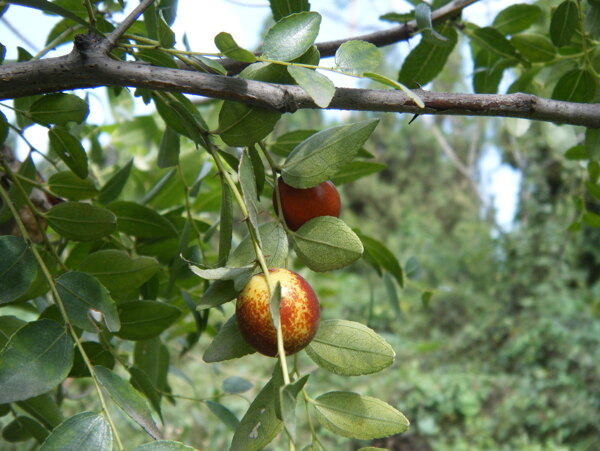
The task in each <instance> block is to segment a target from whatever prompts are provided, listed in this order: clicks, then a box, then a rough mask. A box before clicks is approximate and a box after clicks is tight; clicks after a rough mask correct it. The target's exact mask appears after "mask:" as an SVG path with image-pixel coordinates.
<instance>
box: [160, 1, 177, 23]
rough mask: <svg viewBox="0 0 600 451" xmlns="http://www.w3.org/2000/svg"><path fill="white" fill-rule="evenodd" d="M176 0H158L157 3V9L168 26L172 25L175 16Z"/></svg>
mask: <svg viewBox="0 0 600 451" xmlns="http://www.w3.org/2000/svg"><path fill="white" fill-rule="evenodd" d="M177 1H178V0H160V1H159V2H158V4H157V7H156V9H157V11H158V12H159V13H161V14H162V16H163V17H164V19H165V21H166V22H167V24H169V26H172V25H173V23H174V22H175V19H176V18H177V6H178V5H177Z"/></svg>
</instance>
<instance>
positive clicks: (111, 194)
mask: <svg viewBox="0 0 600 451" xmlns="http://www.w3.org/2000/svg"><path fill="white" fill-rule="evenodd" d="M132 166H133V158H132V159H131V160H129V162H128V163H127V164H126V165H125V166H123V167H122V168H121V169H119V170H118V171H116V172H115V173H114V175H113V176H112V177H111V178H110V179H109V180H108V182H106V183H105V184H104V186H103V187H102V188H101V189H100V196H99V197H98V201H99V202H100V203H102V204H105V205H106V204H108V203H109V202H112V201H113V200H115V199H116V198H117V197H119V194H121V191H123V188H124V187H125V184H126V183H127V179H129V174H130V173H131V167H132Z"/></svg>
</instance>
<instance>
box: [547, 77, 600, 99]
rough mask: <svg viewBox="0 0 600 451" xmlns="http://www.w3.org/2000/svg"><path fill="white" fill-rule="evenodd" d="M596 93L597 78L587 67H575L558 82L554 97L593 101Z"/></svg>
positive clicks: (553, 93)
mask: <svg viewBox="0 0 600 451" xmlns="http://www.w3.org/2000/svg"><path fill="white" fill-rule="evenodd" d="M595 94H596V79H595V77H594V75H593V74H592V73H591V72H590V71H589V70H587V69H573V70H570V71H569V72H567V73H565V74H563V76H562V77H560V79H559V80H558V82H557V83H556V86H555V87H554V91H552V98H553V99H554V100H564V101H566V102H591V101H592V99H593V98H594V96H595Z"/></svg>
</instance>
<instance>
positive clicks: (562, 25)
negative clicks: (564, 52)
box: [550, 0, 579, 47]
mask: <svg viewBox="0 0 600 451" xmlns="http://www.w3.org/2000/svg"><path fill="white" fill-rule="evenodd" d="M578 22H579V11H578V9H577V4H576V3H575V2H574V1H573V0H565V1H564V2H562V3H561V4H560V5H558V8H556V9H555V10H554V12H553V13H552V18H551V19H550V39H552V43H553V44H554V45H555V46H557V47H562V46H565V45H567V44H569V43H570V42H571V38H572V37H573V35H574V34H575V31H576V30H577V23H578Z"/></svg>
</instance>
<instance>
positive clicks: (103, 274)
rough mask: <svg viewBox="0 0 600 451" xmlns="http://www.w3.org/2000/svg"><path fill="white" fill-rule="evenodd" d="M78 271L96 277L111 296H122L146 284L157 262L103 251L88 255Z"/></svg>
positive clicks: (117, 251) (116, 251)
mask: <svg viewBox="0 0 600 451" xmlns="http://www.w3.org/2000/svg"><path fill="white" fill-rule="evenodd" d="M79 270H80V271H83V272H86V273H88V274H91V275H93V276H94V277H96V278H97V279H98V280H99V281H100V283H102V285H104V286H105V287H106V288H108V291H110V293H111V295H112V296H113V297H115V296H116V295H121V297H122V295H123V293H127V292H129V291H131V290H134V289H137V288H139V287H140V286H141V285H143V284H144V283H146V282H147V281H148V279H150V278H151V277H152V276H153V275H154V274H155V273H156V271H158V261H156V259H154V258H151V257H137V258H131V257H129V255H127V253H125V252H123V251H119V250H116V249H105V250H101V251H97V252H94V253H93V254H90V255H88V256H87V257H86V258H85V259H84V260H83V261H82V262H81V264H80V265H79Z"/></svg>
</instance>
